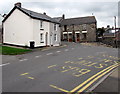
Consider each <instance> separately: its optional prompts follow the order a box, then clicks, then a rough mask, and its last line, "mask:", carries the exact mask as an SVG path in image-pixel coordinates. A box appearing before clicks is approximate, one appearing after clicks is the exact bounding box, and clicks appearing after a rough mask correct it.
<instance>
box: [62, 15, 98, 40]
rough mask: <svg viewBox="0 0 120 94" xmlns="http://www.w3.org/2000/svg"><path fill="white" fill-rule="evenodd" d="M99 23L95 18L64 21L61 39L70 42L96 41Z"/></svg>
mask: <svg viewBox="0 0 120 94" xmlns="http://www.w3.org/2000/svg"><path fill="white" fill-rule="evenodd" d="M96 29H97V21H96V18H95V17H94V16H88V17H78V18H68V19H63V20H62V22H61V35H62V36H61V38H62V40H63V41H69V42H86V41H87V42H94V41H96Z"/></svg>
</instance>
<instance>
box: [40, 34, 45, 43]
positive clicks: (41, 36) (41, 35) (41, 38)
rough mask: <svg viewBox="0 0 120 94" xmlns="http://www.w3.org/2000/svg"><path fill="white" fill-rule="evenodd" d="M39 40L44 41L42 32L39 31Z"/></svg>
mask: <svg viewBox="0 0 120 94" xmlns="http://www.w3.org/2000/svg"><path fill="white" fill-rule="evenodd" d="M40 42H44V34H43V33H40Z"/></svg>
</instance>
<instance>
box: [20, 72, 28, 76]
mask: <svg viewBox="0 0 120 94" xmlns="http://www.w3.org/2000/svg"><path fill="white" fill-rule="evenodd" d="M27 74H29V73H23V74H20V75H21V76H23V75H27Z"/></svg>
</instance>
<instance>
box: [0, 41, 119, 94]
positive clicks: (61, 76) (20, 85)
mask: <svg viewBox="0 0 120 94" xmlns="http://www.w3.org/2000/svg"><path fill="white" fill-rule="evenodd" d="M64 44H65V45H67V46H64V47H55V48H52V49H49V48H48V49H45V50H42V51H39V50H38V51H34V52H31V53H27V54H23V55H17V56H3V57H2V59H3V60H2V64H1V65H0V66H2V82H3V83H2V91H3V92H15V93H14V94H16V92H39V93H42V92H49V93H50V92H51V94H52V93H53V92H54V93H56V94H58V93H60V94H61V93H62V94H65V92H87V91H89V92H93V93H96V92H97V93H98V92H106V91H107V92H118V89H117V88H118V84H117V83H118V80H117V79H118V76H117V73H118V72H117V70H116V69H117V67H118V64H117V61H118V59H119V58H118V50H117V49H116V48H109V47H102V46H87V45H81V44H78V43H67V42H64ZM113 71H114V72H113ZM109 75H111V76H109ZM110 77H111V79H114V80H111V79H110ZM107 79H108V80H107ZM106 81H107V82H106ZM108 82H109V85H107V84H108ZM110 82H111V84H110ZM102 84H103V85H102ZM113 85H114V86H113ZM103 86H106V88H105V87H103ZM110 86H111V87H110ZM112 86H113V87H112ZM111 88H112V89H111ZM39 93H38V94H39ZM103 94H104V93H103Z"/></svg>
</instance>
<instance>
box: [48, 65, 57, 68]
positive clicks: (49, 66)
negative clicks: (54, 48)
mask: <svg viewBox="0 0 120 94" xmlns="http://www.w3.org/2000/svg"><path fill="white" fill-rule="evenodd" d="M55 66H56V65H51V66H48V68H52V67H55Z"/></svg>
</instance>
